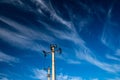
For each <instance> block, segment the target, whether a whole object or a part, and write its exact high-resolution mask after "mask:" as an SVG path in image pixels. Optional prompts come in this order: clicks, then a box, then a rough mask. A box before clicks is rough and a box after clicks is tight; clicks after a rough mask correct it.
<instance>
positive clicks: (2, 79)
mask: <svg viewBox="0 0 120 80" xmlns="http://www.w3.org/2000/svg"><path fill="white" fill-rule="evenodd" d="M0 80H9V79H8V78H6V77H2V78H0Z"/></svg>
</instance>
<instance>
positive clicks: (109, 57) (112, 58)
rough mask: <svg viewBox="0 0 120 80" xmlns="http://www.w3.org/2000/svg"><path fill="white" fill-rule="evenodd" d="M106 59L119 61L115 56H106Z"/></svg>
mask: <svg viewBox="0 0 120 80" xmlns="http://www.w3.org/2000/svg"><path fill="white" fill-rule="evenodd" d="M106 58H108V59H111V60H115V61H120V58H118V57H116V56H112V55H109V54H106Z"/></svg>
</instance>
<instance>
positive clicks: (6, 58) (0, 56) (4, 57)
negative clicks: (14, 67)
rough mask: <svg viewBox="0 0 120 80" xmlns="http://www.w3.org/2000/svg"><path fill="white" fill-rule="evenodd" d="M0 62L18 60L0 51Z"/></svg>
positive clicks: (15, 61)
mask: <svg viewBox="0 0 120 80" xmlns="http://www.w3.org/2000/svg"><path fill="white" fill-rule="evenodd" d="M0 62H6V63H11V62H14V63H17V62H19V59H18V58H16V57H13V56H10V55H7V54H5V53H3V52H1V51H0Z"/></svg>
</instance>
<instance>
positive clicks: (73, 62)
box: [67, 59, 81, 64]
mask: <svg viewBox="0 0 120 80" xmlns="http://www.w3.org/2000/svg"><path fill="white" fill-rule="evenodd" d="M67 62H68V63H69V64H81V62H80V61H77V60H73V59H68V60H67Z"/></svg>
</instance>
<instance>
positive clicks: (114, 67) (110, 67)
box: [76, 50, 120, 73]
mask: <svg viewBox="0 0 120 80" xmlns="http://www.w3.org/2000/svg"><path fill="white" fill-rule="evenodd" d="M91 54H92V53H91V51H89V50H88V51H84V52H77V54H76V56H77V57H78V58H79V59H83V60H86V61H88V62H89V63H91V64H93V65H95V66H97V67H99V68H101V69H103V70H105V71H108V72H112V73H118V72H119V69H120V64H110V63H107V62H102V61H100V60H98V59H96V57H95V56H94V55H93V56H92V55H91Z"/></svg>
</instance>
